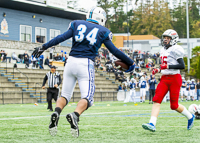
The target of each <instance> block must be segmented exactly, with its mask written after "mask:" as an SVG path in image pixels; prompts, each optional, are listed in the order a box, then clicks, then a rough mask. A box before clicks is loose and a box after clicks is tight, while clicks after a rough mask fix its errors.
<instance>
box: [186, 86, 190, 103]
mask: <svg viewBox="0 0 200 143" xmlns="http://www.w3.org/2000/svg"><path fill="white" fill-rule="evenodd" d="M186 96H187V100H190V83H189V82H187V85H186Z"/></svg>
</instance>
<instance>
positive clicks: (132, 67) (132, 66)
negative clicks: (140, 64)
mask: <svg viewBox="0 0 200 143" xmlns="http://www.w3.org/2000/svg"><path fill="white" fill-rule="evenodd" d="M134 68H135V64H134V65H131V66H130V67H129V69H128V70H126V71H125V72H131V71H132V70H134Z"/></svg>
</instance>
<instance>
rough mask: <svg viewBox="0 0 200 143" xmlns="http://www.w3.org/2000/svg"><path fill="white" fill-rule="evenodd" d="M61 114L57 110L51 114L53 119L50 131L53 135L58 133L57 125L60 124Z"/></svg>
mask: <svg viewBox="0 0 200 143" xmlns="http://www.w3.org/2000/svg"><path fill="white" fill-rule="evenodd" d="M58 120H59V115H58V113H57V112H54V113H53V114H51V120H50V124H49V133H50V134H51V135H52V136H55V135H56V134H57V125H58Z"/></svg>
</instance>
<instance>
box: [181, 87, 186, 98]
mask: <svg viewBox="0 0 200 143" xmlns="http://www.w3.org/2000/svg"><path fill="white" fill-rule="evenodd" d="M183 95H185V96H187V94H186V88H181V96H183Z"/></svg>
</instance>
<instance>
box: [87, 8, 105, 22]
mask: <svg viewBox="0 0 200 143" xmlns="http://www.w3.org/2000/svg"><path fill="white" fill-rule="evenodd" d="M106 20H107V18H106V12H105V11H104V10H103V9H102V8H101V7H93V8H91V9H90V10H89V11H88V13H87V15H86V21H90V22H94V23H97V24H99V25H101V26H105V24H106Z"/></svg>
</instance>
